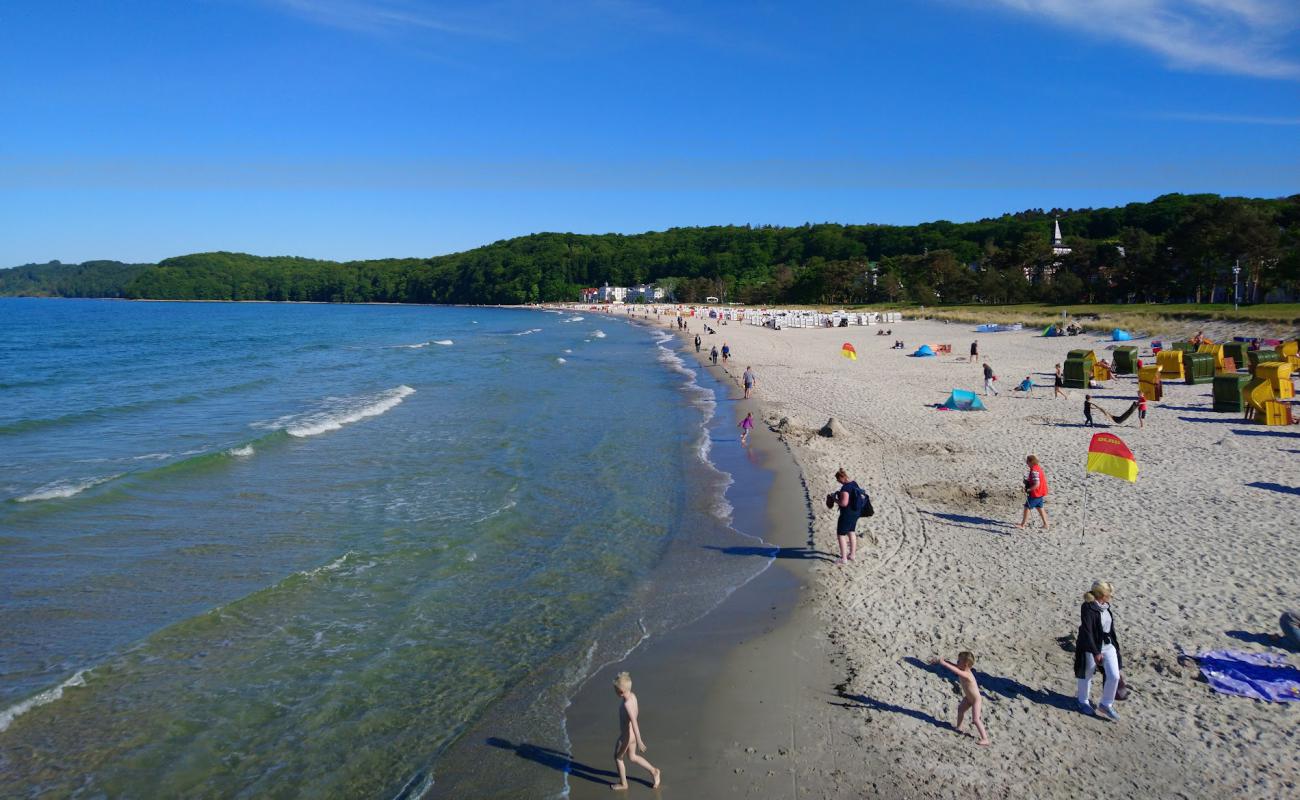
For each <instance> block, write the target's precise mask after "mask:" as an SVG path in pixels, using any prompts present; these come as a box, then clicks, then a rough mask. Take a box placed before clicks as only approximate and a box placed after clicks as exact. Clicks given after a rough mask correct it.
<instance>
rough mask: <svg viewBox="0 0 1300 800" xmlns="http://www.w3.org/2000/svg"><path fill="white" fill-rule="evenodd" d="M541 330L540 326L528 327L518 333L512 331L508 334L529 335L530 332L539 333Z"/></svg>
mask: <svg viewBox="0 0 1300 800" xmlns="http://www.w3.org/2000/svg"><path fill="white" fill-rule="evenodd" d="M541 332H542V329H541V328H529V329H528V330H526V331H520V332H519V333H512V334H510V335H511V336H529V335H532V334H534V333H541Z"/></svg>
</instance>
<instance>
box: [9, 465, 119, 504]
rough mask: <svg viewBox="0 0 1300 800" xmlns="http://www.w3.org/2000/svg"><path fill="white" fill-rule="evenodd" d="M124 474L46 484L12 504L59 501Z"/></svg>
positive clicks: (18, 498) (16, 498)
mask: <svg viewBox="0 0 1300 800" xmlns="http://www.w3.org/2000/svg"><path fill="white" fill-rule="evenodd" d="M125 474H126V473H124V472H118V473H114V474H112V475H101V476H100V477H98V478H87V479H85V480H80V481H70V480H63V481H54V482H53V483H47V484H45V485H44V486H41V487H40V488H38V489H36V490H35V491H33V492H29V493H28V494H25V495H22V496H21V497H15V498H14V502H16V503H35V502H39V501H41V500H59V499H61V498H64V497H74V496H76V495H79V494H81V493H82V492H84V491H86V490H87V489H91V488H94V487H96V486H99V485H100V484H101V483H108V482H109V481H111V480H115V479H117V478H120V477H122V476H123V475H125Z"/></svg>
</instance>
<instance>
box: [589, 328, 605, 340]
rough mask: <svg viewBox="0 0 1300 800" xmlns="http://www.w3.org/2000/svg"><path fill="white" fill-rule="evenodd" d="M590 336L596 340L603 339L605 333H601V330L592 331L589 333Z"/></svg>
mask: <svg viewBox="0 0 1300 800" xmlns="http://www.w3.org/2000/svg"><path fill="white" fill-rule="evenodd" d="M591 335H592V336H593V337H595V338H597V339H604V338H605V332H604V331H602V330H594V331H592V332H591Z"/></svg>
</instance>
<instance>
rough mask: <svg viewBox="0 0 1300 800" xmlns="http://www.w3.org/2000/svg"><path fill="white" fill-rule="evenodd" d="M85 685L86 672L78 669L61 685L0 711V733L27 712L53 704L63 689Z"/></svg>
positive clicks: (60, 695)
mask: <svg viewBox="0 0 1300 800" xmlns="http://www.w3.org/2000/svg"><path fill="white" fill-rule="evenodd" d="M85 685H86V670H84V669H79V670H77V672H76V674H74V675H73V676H72V677H71V678H68V679H67V680H66V681H64V682H63V683H60V684H59V685H58V686H55V687H54V688H52V689H46V690H45V691H43V692H41V693H40V694H38V695H35V696H33V697H29V698H27V699H26V700H24V701H22V702H21V703H15V704H14V705H11V706H9V707H8V708H6V709H5V710H3V711H0V732H3V731H6V730H8V729H9V726H10V725H11V724H13V721H14V720H15V719H17V718H18V717H21V716H22V715H23V714H26V713H27V712H28V711H31V710H32V709H33V708H38V707H40V706H43V705H47V704H49V703H53V702H54V701H55V700H58V699H59V698H61V697H63V690H64V689H69V688H72V687H74V686H85Z"/></svg>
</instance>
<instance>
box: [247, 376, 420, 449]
mask: <svg viewBox="0 0 1300 800" xmlns="http://www.w3.org/2000/svg"><path fill="white" fill-rule="evenodd" d="M412 394H415V390H414V389H412V388H411V387H410V386H406V385H402V386H398V387H397V388H395V389H389V390H388V391H385V392H380V393H379V394H376V395H368V396H365V397H359V398H354V399H352V400H348V401H345V402H344V403H343V404H342V405H341V406H339V407H335V408H327V409H324V410H321V411H316V412H313V413H310V414H305V415H303V416H299V417H296V418H294V417H290V418H287V419H285V418H282V419H281V420H277V422H276V423H272V425H271V427H277V428H279V429H281V430H283V431H284V432H285V433H287V434H289V435H290V436H296V437H298V438H305V437H307V436H316V435H317V434H321V433H327V432H329V431H336V430H338V429H339V428H342V427H343V426H344V425H349V424H351V423H353V422H360V421H361V420H363V419H366V418H368V417H377V416H379V415H380V414H383V413H385V412H386V411H389V410H391V409H394V408H396V407H397V406H399V405H401V403H402V401H403V400H405V399H406V398H407V397H409V396H411V395H412Z"/></svg>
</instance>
